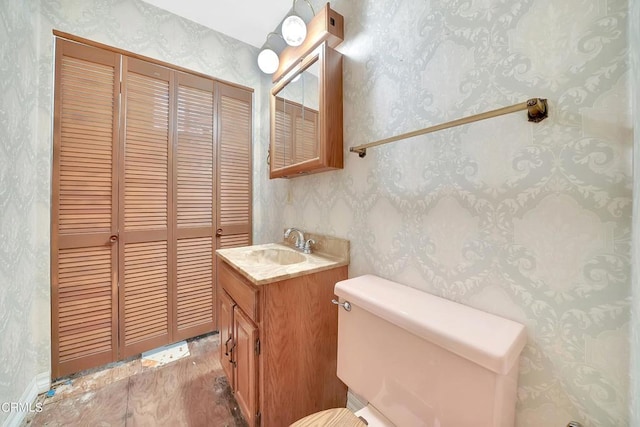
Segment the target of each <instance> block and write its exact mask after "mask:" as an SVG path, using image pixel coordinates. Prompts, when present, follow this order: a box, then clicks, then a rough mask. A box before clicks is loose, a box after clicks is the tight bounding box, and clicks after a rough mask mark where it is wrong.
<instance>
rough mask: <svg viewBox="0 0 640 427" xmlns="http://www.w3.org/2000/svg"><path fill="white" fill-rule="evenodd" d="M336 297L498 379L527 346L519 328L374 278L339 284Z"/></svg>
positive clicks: (506, 321)
mask: <svg viewBox="0 0 640 427" xmlns="http://www.w3.org/2000/svg"><path fill="white" fill-rule="evenodd" d="M335 294H336V295H337V296H339V297H340V298H342V299H343V300H347V301H349V302H350V303H351V304H352V305H355V306H358V307H360V308H362V309H364V310H366V311H369V312H371V313H372V314H374V315H376V316H379V317H381V318H383V319H385V320H386V321H388V322H390V323H393V324H395V325H396V326H399V327H401V328H403V329H406V330H408V331H410V332H411V333H413V334H415V335H417V336H419V337H422V338H423V339H425V340H427V341H429V342H431V343H433V344H435V345H438V346H439V347H442V348H444V349H446V350H448V351H451V352H452V353H455V354H457V355H458V356H461V357H464V358H466V359H469V360H470V361H472V362H474V363H476V364H478V365H480V366H483V367H485V368H487V369H490V370H491V371H493V372H496V373H498V374H507V373H508V372H509V371H510V370H511V368H512V366H513V364H514V363H516V361H517V360H518V357H519V356H520V352H521V351H522V349H523V348H524V346H525V344H526V342H527V336H526V331H525V327H524V326H523V325H522V324H520V323H517V322H514V321H512V320H509V319H505V318H502V317H499V316H496V315H494V314H491V313H487V312H485V311H481V310H478V309H475V308H472V307H468V306H466V305H463V304H459V303H457V302H454V301H450V300H447V299H444V298H440V297H437V296H435V295H431V294H429V293H426V292H423V291H420V290H418V289H415V288H411V287H409V286H405V285H402V284H400V283H396V282H392V281H390V280H386V279H383V278H381V277H377V276H374V275H370V274H369V275H364V276H360V277H355V278H353V279H348V280H343V281H340V282H338V283H336V286H335Z"/></svg>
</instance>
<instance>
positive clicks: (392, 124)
mask: <svg viewBox="0 0 640 427" xmlns="http://www.w3.org/2000/svg"><path fill="white" fill-rule="evenodd" d="M321 3H322V2H320V1H314V2H313V4H314V6H316V8H317V6H319V5H320V4H321ZM331 5H332V7H333V8H334V9H336V10H337V11H338V12H340V13H341V14H343V15H344V17H345V29H346V34H345V42H344V43H343V44H342V45H341V46H340V47H339V50H340V51H342V52H343V53H344V54H345V62H344V111H345V113H344V116H345V117H344V123H345V128H344V133H345V156H346V163H345V169H344V170H343V171H339V172H329V173H324V174H320V175H317V176H308V177H302V178H296V179H294V180H292V181H291V182H290V184H289V187H290V188H289V189H288V191H289V192H290V198H289V197H283V198H282V200H278V202H279V203H280V205H279V207H278V208H276V209H277V210H278V211H281V212H284V215H283V218H282V220H281V222H280V228H283V227H286V226H298V227H300V228H302V229H306V230H312V231H314V232H318V233H325V234H333V235H336V236H339V237H343V238H347V239H349V240H350V241H351V259H352V263H351V266H350V275H351V276H355V275H360V274H364V273H373V274H377V275H380V276H382V277H385V278H389V279H392V280H395V281H398V282H401V283H406V284H409V285H411V286H414V287H417V288H420V289H423V290H426V291H429V292H432V293H435V294H437V295H441V296H444V297H446V298H450V299H453V300H456V301H459V302H462V303H465V304H469V305H471V306H474V307H479V308H481V309H484V310H487V311H490V312H493V313H496V314H499V315H502V316H506V317H508V318H511V319H514V320H517V321H520V322H522V323H524V324H525V325H526V326H527V331H528V334H529V344H528V345H527V347H526V349H525V351H524V353H523V357H522V359H521V367H520V370H521V373H520V377H519V390H518V395H519V401H518V408H517V423H516V424H517V426H519V427H525V426H527V427H529V426H531V427H539V426H565V425H566V424H567V422H568V421H570V420H572V419H575V420H578V421H581V422H582V423H583V424H584V425H585V426H613V425H615V426H625V425H628V424H629V418H628V412H629V411H628V404H629V393H628V388H629V361H628V359H629V343H628V339H629V323H630V309H629V307H630V295H631V278H630V245H631V195H632V193H631V186H632V179H631V156H632V119H631V112H630V90H629V88H630V79H631V73H630V68H629V60H628V58H629V40H628V18H629V2H628V1H627V0H611V1H603V0H595V1H594V0H567V1H562V2H558V1H554V0H536V1H529V0H513V1H499V0H472V1H458V0H453V1H450V0H430V1H424V0H375V1H374V0H362V1H348V0H335V1H332V2H331ZM300 7H302V6H300ZM530 97H545V98H548V99H549V103H550V106H551V117H550V118H549V119H547V120H546V121H544V122H542V123H540V124H530V123H527V121H526V118H525V114H524V113H520V114H512V115H508V116H504V117H501V118H495V119H492V120H488V121H485V122H480V123H476V124H472V125H469V126H465V127H459V128H456V129H452V130H447V131H443V132H439V133H435V134H431V135H427V136H423V137H417V138H413V139H412V140H406V141H403V142H398V143H395V144H392V145H388V146H385V147H380V148H377V149H370V150H369V153H368V154H367V156H366V158H364V159H359V158H358V157H357V156H356V155H354V154H349V153H348V152H347V149H348V147H349V146H352V145H358V144H362V143H366V142H370V141H373V140H376V139H380V138H384V137H387V136H390V135H394V134H398V133H402V132H406V131H411V130H414V129H418V128H420V127H424V126H427V125H431V124H437V123H441V122H444V121H447V120H452V119H455V118H458V117H461V116H465V115H469V114H474V113H479V112H482V111H486V110H491V109H494V108H498V107H502V106H507V105H511V104H514V103H517V102H522V101H524V100H526V99H528V98H530ZM289 199H290V201H289ZM268 202H269V201H267V200H263V201H262V203H264V204H267V203H268Z"/></svg>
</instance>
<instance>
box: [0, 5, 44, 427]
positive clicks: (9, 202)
mask: <svg viewBox="0 0 640 427" xmlns="http://www.w3.org/2000/svg"><path fill="white" fill-rule="evenodd" d="M34 11H35V12H36V13H35V14H34ZM34 16H37V4H35V3H34V2H32V1H24V2H22V1H20V2H16V1H11V0H2V1H1V2H0V41H1V43H0V91H1V92H2V96H1V97H0V242H2V243H1V244H0V403H2V402H11V401H13V402H16V401H18V398H20V397H21V396H22V394H23V392H24V391H25V389H26V388H27V386H28V385H29V384H30V382H31V381H32V380H33V378H34V377H35V375H36V374H37V373H40V372H42V370H44V371H46V370H47V369H48V367H47V368H45V369H43V366H42V364H41V363H40V362H41V357H40V354H39V350H38V345H39V344H40V339H41V338H43V335H41V334H38V333H31V330H32V328H33V327H34V325H37V324H39V323H40V321H41V317H40V314H41V313H42V312H41V311H40V308H41V307H40V301H39V298H38V296H39V293H40V292H41V290H42V289H41V288H42V286H41V285H42V282H41V279H42V277H41V274H40V273H41V270H40V268H38V267H39V266H40V264H41V263H40V259H39V255H40V252H41V249H42V248H41V247H39V242H40V237H39V236H38V231H39V227H38V215H39V211H40V208H41V204H40V196H41V194H40V191H39V190H40V186H39V183H38V173H37V171H36V165H37V163H38V156H37V154H38V149H37V146H36V129H37V110H36V105H37V88H38V66H37V61H38V58H37V44H38V40H37V37H36V26H37V19H35V18H34ZM47 312H48V309H47V310H45V312H44V313H47ZM42 317H43V319H42V320H43V321H44V324H45V325H46V324H48V319H47V318H46V314H45V315H44V316H42ZM45 335H46V334H45ZM7 417H8V414H6V413H5V411H0V423H2V422H3V421H4V420H5V419H6V418H7Z"/></svg>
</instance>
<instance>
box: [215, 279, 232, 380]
mask: <svg viewBox="0 0 640 427" xmlns="http://www.w3.org/2000/svg"><path fill="white" fill-rule="evenodd" d="M219 301H220V304H219V311H218V315H219V319H218V322H219V327H220V364H221V365H222V369H223V370H224V373H225V375H226V376H227V379H228V380H229V386H230V387H231V389H233V388H234V386H235V384H234V379H233V365H232V364H231V352H232V348H233V308H234V307H235V303H234V302H233V300H232V299H231V297H229V295H227V293H226V292H225V291H223V290H221V291H220V295H219Z"/></svg>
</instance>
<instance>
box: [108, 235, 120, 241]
mask: <svg viewBox="0 0 640 427" xmlns="http://www.w3.org/2000/svg"><path fill="white" fill-rule="evenodd" d="M117 241H118V235H117V234H112V235H111V237H109V243H115V242H117Z"/></svg>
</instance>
